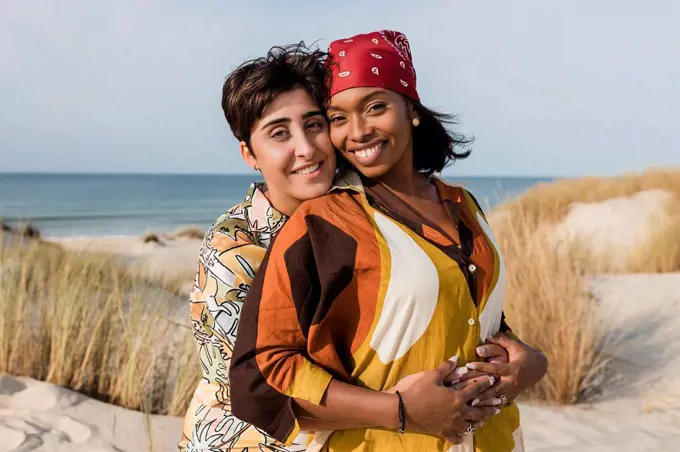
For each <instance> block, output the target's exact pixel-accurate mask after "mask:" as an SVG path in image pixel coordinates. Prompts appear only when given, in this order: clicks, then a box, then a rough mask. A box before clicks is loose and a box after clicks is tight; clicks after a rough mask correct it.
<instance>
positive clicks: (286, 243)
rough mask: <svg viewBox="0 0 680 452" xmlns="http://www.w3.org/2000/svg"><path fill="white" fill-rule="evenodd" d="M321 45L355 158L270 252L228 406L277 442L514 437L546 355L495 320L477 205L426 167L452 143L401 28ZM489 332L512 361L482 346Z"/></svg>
mask: <svg viewBox="0 0 680 452" xmlns="http://www.w3.org/2000/svg"><path fill="white" fill-rule="evenodd" d="M329 53H330V57H329V60H328V67H329V72H330V77H329V79H328V85H329V86H328V89H329V94H330V101H329V104H328V111H327V115H328V118H329V121H330V129H331V130H330V133H331V140H332V142H333V144H334V146H335V147H336V148H337V149H338V151H339V152H340V154H341V155H342V156H343V157H344V159H345V160H346V162H348V163H349V164H351V165H352V166H353V167H354V168H355V170H356V171H355V170H350V169H346V170H344V171H343V172H342V173H341V174H340V175H339V176H338V177H337V179H336V181H335V183H334V186H333V187H332V188H331V190H330V192H329V194H328V195H326V196H324V197H321V198H318V199H315V200H311V201H307V202H305V203H303V204H302V205H301V206H300V207H299V208H298V210H297V211H296V212H295V213H294V214H293V216H292V217H291V218H290V220H289V221H288V223H287V224H286V225H285V226H284V227H283V229H282V230H281V232H280V233H279V235H278V236H277V239H276V241H275V243H274V244H273V245H272V247H271V248H270V249H269V252H268V253H267V255H266V257H265V260H264V261H263V263H262V266H261V268H260V272H259V273H258V275H257V277H256V279H255V281H254V282H253V286H252V288H251V291H250V293H249V295H248V300H247V302H246V303H245V305H244V308H243V312H242V314H241V324H240V326H239V333H238V339H237V341H236V346H235V349H234V355H233V358H232V368H231V374H230V375H231V381H232V385H233V389H234V391H233V399H232V407H233V411H234V413H235V414H236V415H237V416H238V417H239V418H240V419H243V420H245V421H248V422H251V423H253V424H254V425H256V426H258V427H260V428H262V429H263V430H264V431H266V432H267V433H269V434H271V435H272V436H274V437H275V438H277V439H279V440H281V441H285V442H290V441H291V440H292V438H294V437H295V436H296V435H297V433H298V431H299V430H300V428H303V429H306V430H316V431H315V432H313V434H312V435H311V436H312V437H313V439H312V442H311V444H310V447H309V448H308V450H331V451H374V450H400V451H416V450H422V451H442V452H443V451H473V450H476V451H484V452H489V451H521V450H523V443H522V435H521V429H520V422H519V411H518V409H517V406H516V404H515V403H514V401H513V400H514V399H515V397H517V395H518V394H519V392H521V391H522V390H524V389H526V388H527V387H529V386H531V385H533V384H535V383H536V382H537V381H538V380H539V379H540V378H541V377H542V376H543V375H544V374H545V371H546V368H547V362H546V360H545V357H544V356H543V355H542V354H541V353H540V352H538V351H535V350H533V349H532V348H530V347H528V346H526V345H524V344H523V343H521V342H520V341H519V340H518V339H517V338H515V337H514V336H513V335H512V332H511V331H510V329H509V328H508V326H507V324H506V323H505V319H504V315H503V299H504V288H505V268H504V263H503V258H502V255H501V253H500V249H499V248H498V246H497V243H496V240H495V238H494V236H493V233H492V231H491V229H490V228H489V225H488V223H487V222H486V219H485V216H484V213H483V212H482V210H481V208H480V207H479V205H478V203H477V202H476V201H475V199H474V197H473V196H472V195H471V194H470V193H469V192H468V191H467V190H465V189H464V188H462V187H461V186H459V185H455V184H448V183H445V182H443V181H442V180H440V179H438V178H437V177H435V176H434V174H435V173H439V172H441V170H442V169H443V168H444V167H445V166H446V165H447V164H449V163H450V162H452V161H454V160H456V159H462V158H465V157H467V155H468V154H469V152H463V153H459V152H457V150H456V148H458V147H459V146H462V145H465V144H467V143H466V141H465V140H464V139H463V138H462V137H461V136H459V135H457V134H454V133H452V132H450V131H448V130H447V129H446V128H445V125H444V124H446V123H447V121H448V120H449V117H448V116H446V115H441V114H437V113H435V112H432V111H431V110H429V109H427V108H425V107H424V106H423V105H422V104H421V103H420V99H419V96H418V93H417V90H416V72H415V69H414V67H413V63H412V57H411V51H410V46H409V43H408V40H407V39H406V37H405V36H404V35H403V34H401V33H398V32H393V31H385V30H384V31H380V32H376V33H369V34H363V35H357V36H354V37H351V38H348V39H342V40H338V41H334V42H333V43H331V45H330V52H329ZM346 166H349V165H346ZM499 346H501V347H503V348H504V349H505V350H507V355H508V358H509V362H498V360H488V361H484V357H485V356H488V350H489V349H493V348H495V347H499ZM450 357H453V358H450ZM447 359H449V361H448V362H447V361H446V360H447ZM443 361H444V362H445V364H440V363H442V362H443ZM501 361H502V360H501ZM456 362H457V363H458V364H459V365H465V367H462V368H461V369H469V372H467V375H463V374H464V373H465V370H462V371H461V370H458V371H457V372H456V373H453V369H454V368H455V365H456V364H455V363H456ZM433 369H434V370H433ZM450 373H451V374H452V375H453V376H452V375H450ZM409 375H414V377H412V378H407V379H406V380H403V379H404V378H405V377H408V376H409ZM458 379H460V380H463V381H460V382H456V380H458ZM400 380H401V383H400V384H399V385H398V386H397V388H396V389H397V390H396V391H390V392H388V391H385V390H386V389H387V388H392V387H393V386H394V385H395V384H397V382H400ZM366 389H372V390H373V391H366ZM382 391H385V392H382ZM433 394H435V395H436V397H435V399H439V400H440V401H442V402H443V403H440V404H436V403H434V401H433V397H432V395H433ZM489 414H493V415H491V416H489ZM322 429H325V430H330V429H332V430H330V431H320V430H322Z"/></svg>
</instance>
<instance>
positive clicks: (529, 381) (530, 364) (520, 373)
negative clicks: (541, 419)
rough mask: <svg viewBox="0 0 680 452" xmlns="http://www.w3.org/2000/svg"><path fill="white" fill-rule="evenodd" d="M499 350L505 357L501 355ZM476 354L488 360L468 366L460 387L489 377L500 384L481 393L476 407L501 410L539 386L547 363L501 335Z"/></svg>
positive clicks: (540, 354) (523, 345) (518, 343)
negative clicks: (537, 384) (535, 386)
mask: <svg viewBox="0 0 680 452" xmlns="http://www.w3.org/2000/svg"><path fill="white" fill-rule="evenodd" d="M499 347H500V348H502V349H503V350H505V353H502V352H500V350H499ZM480 349H481V350H480ZM480 352H481V353H480ZM478 353H479V354H480V356H482V357H484V358H486V359H487V360H486V361H478V362H471V363H468V364H467V365H466V367H467V368H468V369H469V371H468V372H467V373H465V375H463V376H462V377H461V383H463V382H466V381H470V382H474V381H478V379H479V378H481V377H482V376H483V377H488V375H493V376H495V377H496V378H497V379H499V380H500V382H499V383H498V384H496V385H495V386H494V387H492V388H489V389H488V390H486V391H484V392H483V393H482V394H481V396H480V397H479V402H478V403H477V404H475V406H480V407H497V408H502V407H504V406H506V405H507V404H508V403H510V402H512V401H513V400H515V398H516V397H517V396H518V395H519V394H520V392H522V391H523V390H524V389H526V388H528V387H530V386H532V385H534V384H535V383H536V382H538V381H539V380H540V379H541V378H542V377H543V375H545V372H546V371H547V365H548V364H547V360H546V358H545V356H543V354H542V353H541V352H538V351H537V350H534V349H533V348H531V347H529V346H528V345H526V344H523V343H522V342H520V341H518V340H514V339H510V338H508V337H507V336H506V335H504V334H503V333H498V334H496V335H495V336H494V337H492V338H489V339H487V343H486V344H484V345H482V346H480V347H478ZM503 355H505V356H503ZM461 383H459V385H460V384H461Z"/></svg>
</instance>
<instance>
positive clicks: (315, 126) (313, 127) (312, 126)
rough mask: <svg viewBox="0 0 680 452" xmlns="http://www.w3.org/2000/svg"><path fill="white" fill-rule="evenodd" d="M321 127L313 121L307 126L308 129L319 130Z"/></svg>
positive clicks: (320, 124) (317, 122)
mask: <svg viewBox="0 0 680 452" xmlns="http://www.w3.org/2000/svg"><path fill="white" fill-rule="evenodd" d="M321 127H323V124H322V123H321V122H320V121H313V122H310V123H309V124H307V128H308V129H320V128H321Z"/></svg>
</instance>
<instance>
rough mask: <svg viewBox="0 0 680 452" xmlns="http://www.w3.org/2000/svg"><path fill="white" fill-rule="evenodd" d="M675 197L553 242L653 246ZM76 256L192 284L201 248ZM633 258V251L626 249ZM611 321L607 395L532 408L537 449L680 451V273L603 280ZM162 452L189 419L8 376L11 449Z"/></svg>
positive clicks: (591, 215)
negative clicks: (658, 220) (117, 260)
mask: <svg viewBox="0 0 680 452" xmlns="http://www.w3.org/2000/svg"><path fill="white" fill-rule="evenodd" d="M667 199H668V195H667V193H665V192H663V191H658V190H656V191H648V192H641V193H639V194H637V195H635V196H632V197H625V198H616V199H612V200H609V201H606V202H603V203H597V204H577V205H574V206H572V209H571V210H570V213H569V214H568V215H567V217H566V218H565V219H564V220H563V221H562V223H561V224H559V225H557V230H555V229H553V230H552V233H553V234H555V235H556V236H557V237H559V238H561V239H563V240H571V239H574V238H576V239H578V240H586V241H587V242H590V243H592V244H593V245H597V246H607V247H613V248H616V247H617V243H623V242H633V241H634V240H632V239H631V237H634V238H635V240H640V239H644V236H645V234H646V233H647V232H648V231H649V228H650V227H651V225H652V224H653V222H654V221H655V220H654V219H655V216H656V215H657V214H658V213H659V212H663V206H664V203H665V202H666V200H667ZM58 243H59V244H61V245H62V246H64V247H65V248H67V249H73V250H90V251H104V252H111V253H114V254H118V255H121V256H123V257H127V258H130V260H131V262H134V263H136V264H139V265H143V266H144V267H146V268H147V269H148V271H151V272H171V273H173V274H176V275H178V276H179V277H181V278H185V279H186V281H187V283H190V281H191V278H192V277H193V272H194V269H195V265H196V257H197V253H198V249H199V247H200V240H196V239H193V240H192V239H185V240H170V241H167V243H166V244H165V245H163V246H159V245H157V244H144V243H142V240H141V238H138V237H109V238H96V239H93V238H79V239H61V240H58ZM621 250H624V251H626V252H627V251H629V249H627V248H626V247H621ZM589 287H590V291H591V292H592V293H593V295H594V300H595V301H594V302H596V303H598V307H599V310H598V313H599V314H598V315H599V317H600V319H599V320H600V323H601V324H602V325H603V326H607V328H608V329H609V330H610V331H611V333H610V335H609V338H610V345H609V346H608V348H607V351H608V352H609V353H610V354H611V356H612V360H613V361H612V366H611V372H609V374H608V375H606V377H605V378H606V379H607V381H606V384H605V385H603V386H604V388H606V389H605V390H604V391H603V392H602V393H601V394H598V395H597V396H596V397H595V398H594V399H593V400H592V402H591V403H589V404H585V405H577V406H569V407H545V406H532V405H528V404H522V403H521V404H520V405H521V411H522V417H523V427H524V438H525V443H526V449H527V450H528V451H537V452H549V451H550V452H552V451H598V452H601V451H646V450H650V451H651V450H654V451H660V450H666V451H676V450H679V446H678V444H680V273H666V274H617V275H599V276H597V277H593V278H591V279H590V281H589ZM145 420H150V421H151V428H150V429H151V432H152V435H151V440H152V442H153V446H154V449H153V450H158V451H171V450H175V442H176V440H177V438H178V436H179V432H180V426H181V419H180V418H174V417H167V416H150V417H147V418H145V416H144V415H143V414H141V413H139V412H134V411H130V410H126V409H123V408H120V407H116V406H112V405H108V404H105V403H102V402H99V401H96V400H93V399H90V398H88V397H85V396H83V395H80V394H77V393H75V392H72V391H69V390H67V389H63V388H59V387H56V386H54V385H51V384H48V383H44V382H38V381H35V380H32V379H29V378H14V377H7V376H4V377H0V450H3V451H50V452H52V451H69V452H72V451H119V452H120V451H146V450H150V449H149V438H148V435H147V427H146V426H147V424H146V423H145Z"/></svg>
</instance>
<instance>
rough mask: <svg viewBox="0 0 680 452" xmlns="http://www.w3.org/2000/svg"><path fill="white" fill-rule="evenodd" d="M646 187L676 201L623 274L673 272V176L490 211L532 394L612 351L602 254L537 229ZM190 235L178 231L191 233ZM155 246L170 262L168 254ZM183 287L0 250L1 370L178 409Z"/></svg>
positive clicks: (544, 195) (559, 400) (568, 392)
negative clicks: (596, 279) (542, 361)
mask: <svg viewBox="0 0 680 452" xmlns="http://www.w3.org/2000/svg"><path fill="white" fill-rule="evenodd" d="M649 189H663V190H666V191H667V192H669V193H671V194H672V202H669V203H668V204H667V206H668V215H665V216H664V217H663V220H662V221H661V220H660V221H658V222H656V223H655V226H654V229H653V231H652V233H651V235H650V238H649V240H648V242H647V243H646V246H645V247H641V248H640V249H639V250H638V251H637V254H635V253H634V254H632V255H631V256H630V257H629V258H628V261H627V263H626V265H625V271H634V272H650V271H651V272H666V271H674V270H675V271H677V270H679V269H680V201H679V200H680V173H679V172H673V171H651V172H648V173H644V174H640V175H627V176H623V177H621V178H616V179H614V178H609V179H605V178H588V179H581V180H566V181H558V182H555V183H552V184H547V185H542V186H539V187H536V188H534V189H532V190H530V191H529V192H528V193H527V194H525V195H524V196H522V197H520V198H518V199H515V200H511V201H509V202H507V203H505V204H504V205H502V206H500V207H499V209H498V212H496V213H502V215H496V214H494V215H492V216H491V217H492V226H493V227H494V230H495V231H496V235H497V237H498V239H499V242H500V244H501V247H502V249H503V251H504V254H505V260H506V266H507V271H508V273H507V283H508V287H507V316H508V320H509V323H510V324H511V326H512V327H513V329H514V330H515V332H516V333H517V334H518V336H519V337H521V338H522V339H523V340H525V341H526V342H528V343H530V344H532V345H534V346H536V347H538V348H540V349H541V350H543V351H544V352H545V353H546V354H547V356H548V357H549V359H550V370H549V373H548V376H547V377H546V378H545V379H544V380H543V381H542V382H541V383H540V384H539V385H538V386H537V387H536V388H535V389H534V390H532V391H531V392H530V393H529V394H527V396H526V397H527V398H528V399H530V400H536V401H545V402H549V403H556V404H573V403H576V402H578V401H581V400H584V399H586V398H587V397H588V396H589V395H591V394H593V393H596V392H598V389H599V386H600V385H602V384H603V382H605V381H606V380H604V379H603V375H604V374H603V369H605V368H606V366H607V364H608V363H609V360H610V356H609V355H607V354H606V353H604V352H603V343H604V342H605V341H606V340H608V338H609V336H608V334H607V333H608V328H609V325H607V324H603V323H602V322H601V321H600V319H599V317H598V315H597V313H596V310H597V300H595V299H593V296H591V295H590V294H589V292H588V289H587V285H586V282H585V281H584V277H585V276H587V275H589V274H594V273H602V272H604V273H606V272H608V271H610V270H611V268H610V265H609V263H608V261H607V259H603V258H601V257H597V258H595V257H593V256H591V255H589V251H588V246H580V245H578V243H576V242H574V243H572V244H571V245H570V247H568V248H567V249H566V252H565V249H564V247H560V246H561V245H560V244H559V243H558V242H556V241H555V240H553V239H551V234H550V233H544V232H542V231H546V230H548V231H549V230H551V229H550V228H551V227H554V226H555V225H557V224H558V223H559V222H560V221H562V220H563V219H564V218H565V217H566V216H567V215H569V212H570V206H571V205H572V203H574V202H584V203H592V202H600V201H605V200H608V199H611V198H616V197H625V196H631V195H634V194H635V193H638V192H641V191H646V190H649ZM546 228H547V229H546ZM188 231H189V232H185V231H178V233H177V234H176V235H177V237H185V236H187V237H189V238H195V237H196V236H197V235H198V234H197V232H196V231H195V230H188ZM136 240H137V242H141V241H140V240H139V239H136ZM0 243H2V241H0ZM139 245H140V246H147V247H154V246H156V245H154V244H151V243H150V244H142V243H139ZM159 252H162V253H164V254H162V259H164V260H168V257H169V256H170V255H169V254H167V253H170V252H172V249H171V248H168V247H159ZM192 265H194V263H192ZM617 271H621V270H620V268H619V269H617ZM183 278H184V279H186V278H187V276H186V275H185V276H183ZM187 282H188V281H185V280H182V281H175V282H173V281H168V280H167V279H164V278H162V277H161V276H158V277H156V276H154V273H153V272H151V273H150V272H141V271H138V269H137V268H136V267H135V266H129V265H123V264H122V263H121V262H120V261H119V260H118V259H117V258H114V257H113V256H111V255H109V254H105V253H101V252H98V251H97V252H92V250H90V252H87V253H82V252H73V251H67V250H63V249H60V248H57V247H54V246H48V245H47V244H45V243H44V242H40V241H32V242H30V244H29V245H26V244H24V245H22V246H5V247H0V373H5V374H9V375H21V376H29V377H32V378H35V379H39V380H45V381H48V382H52V383H55V384H58V385H60V386H64V387H67V388H72V389H74V390H76V391H79V392H82V393H84V394H87V395H89V396H92V397H96V398H98V399H100V400H104V401H107V402H110V403H113V404H117V405H121V406H124V407H128V408H132V409H136V410H142V411H146V412H152V413H161V414H170V415H182V414H183V413H184V410H185V409H186V406H187V405H188V402H189V400H190V398H191V395H192V393H193V390H194V389H195V386H196V383H197V381H198V379H199V378H200V375H199V374H200V368H199V364H198V361H197V359H196V356H195V348H194V345H193V341H192V339H191V331H190V328H189V325H188V322H187V308H186V306H185V303H186V301H185V298H186V294H185V293H184V292H185V288H186V283H187ZM169 300H174V301H173V302H172V303H170V302H169Z"/></svg>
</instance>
